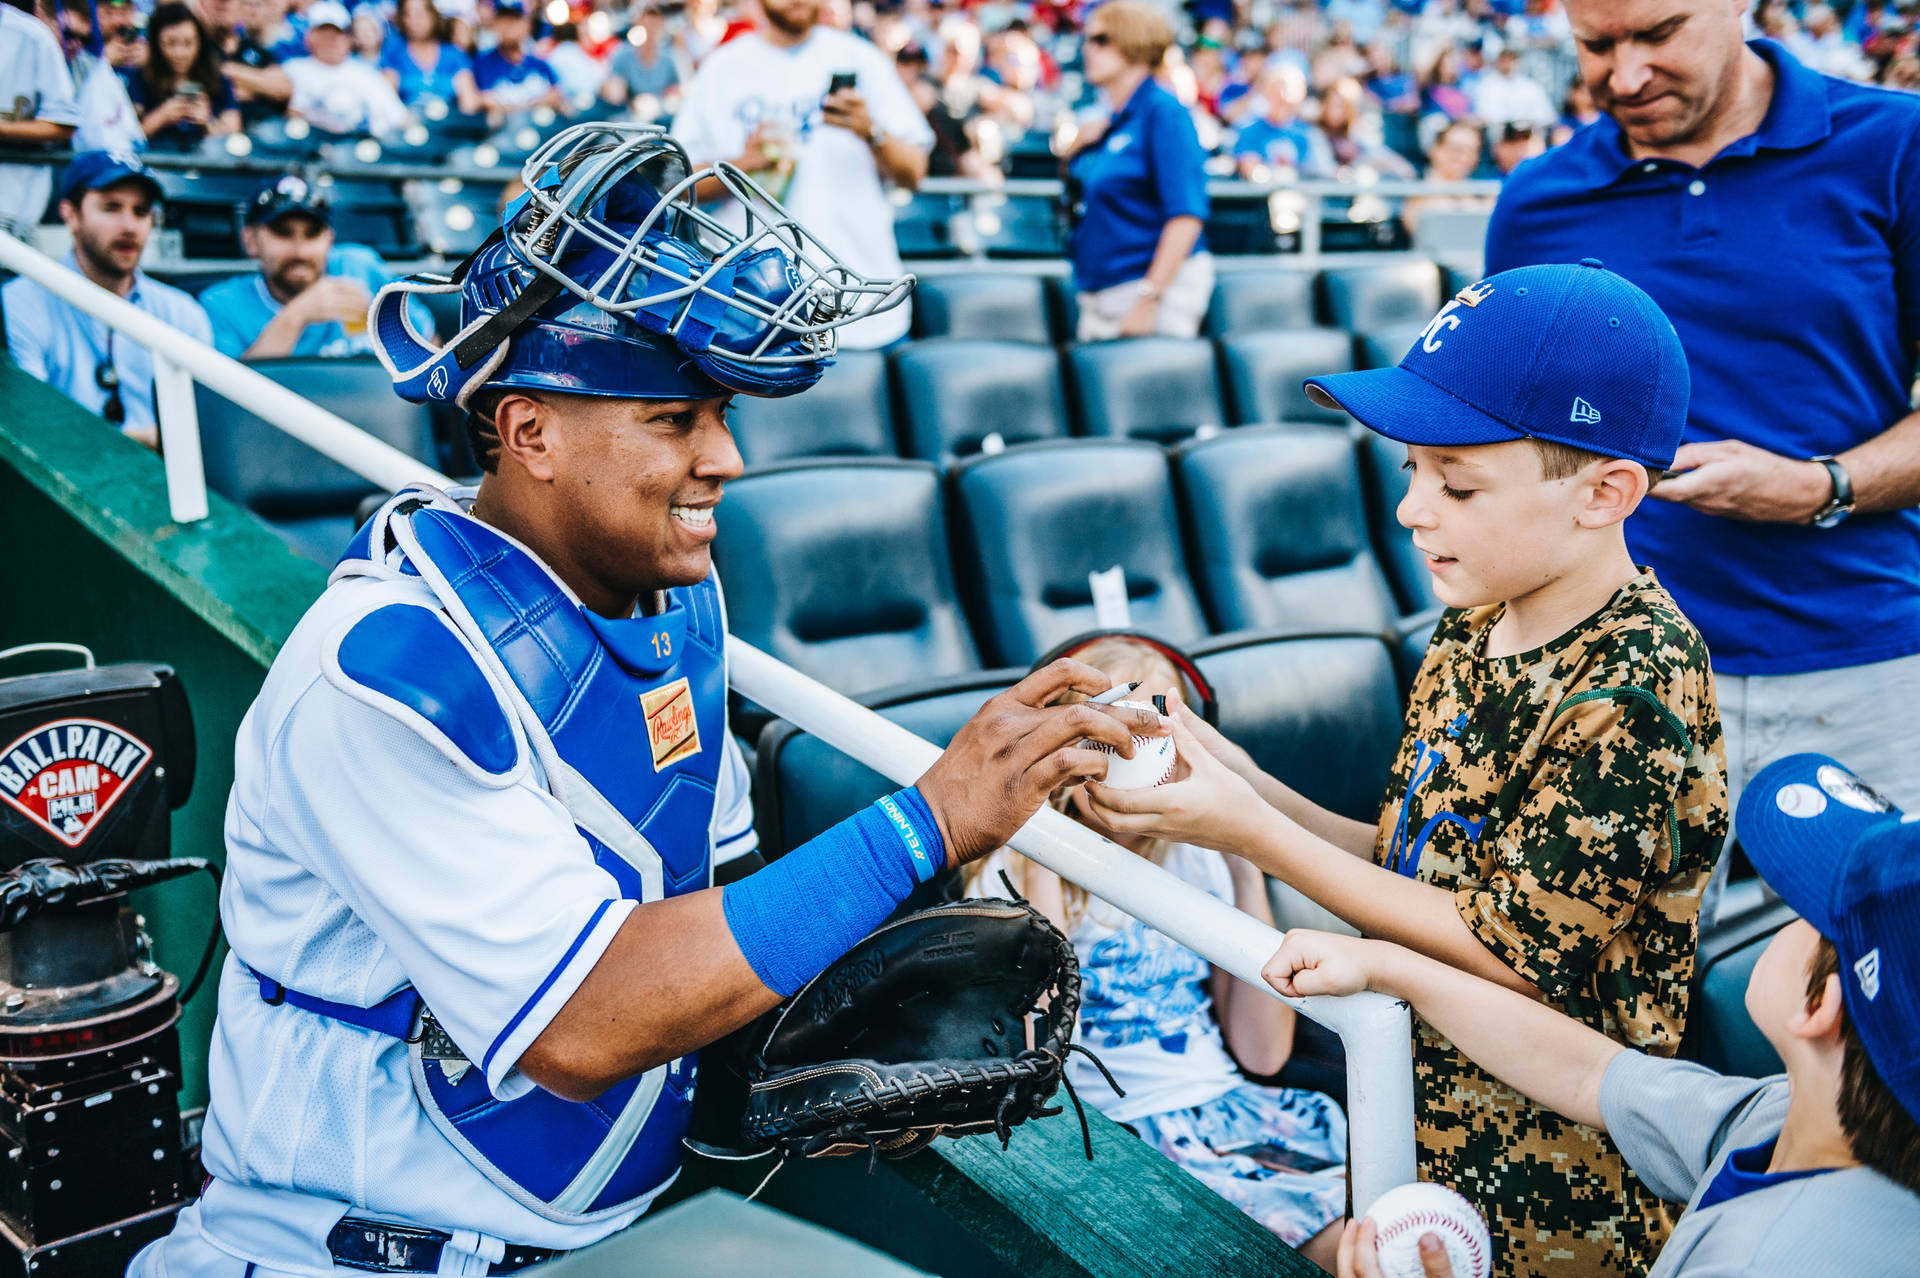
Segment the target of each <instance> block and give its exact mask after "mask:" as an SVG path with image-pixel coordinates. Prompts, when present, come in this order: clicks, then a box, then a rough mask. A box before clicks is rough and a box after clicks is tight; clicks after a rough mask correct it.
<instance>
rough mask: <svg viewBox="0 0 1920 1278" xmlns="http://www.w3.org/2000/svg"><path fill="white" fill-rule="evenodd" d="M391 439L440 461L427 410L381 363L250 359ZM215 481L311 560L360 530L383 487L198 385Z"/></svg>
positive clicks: (333, 554)
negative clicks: (371, 499) (359, 513)
mask: <svg viewBox="0 0 1920 1278" xmlns="http://www.w3.org/2000/svg"><path fill="white" fill-rule="evenodd" d="M251 366H252V367H253V368H254V369H255V370H256V371H258V372H261V373H264V374H265V375H266V376H268V377H270V378H272V379H273V380H274V381H276V382H278V383H279V384H280V385H282V386H285V387H286V388H287V389H288V390H291V391H293V392H294V393H295V394H297V395H301V396H304V397H305V398H307V399H310V400H312V401H313V402H314V403H316V404H318V405H320V406H321V407H322V408H325V409H327V410H329V411H331V412H333V413H337V414H338V415H339V416H341V417H344V418H345V419H346V420H348V421H350V422H352V423H353V424H354V425H356V426H358V427H360V428H361V429H362V430H365V431H366V432H367V433H368V434H370V435H372V436H374V437H375V438H376V439H381V440H384V441H385V442H387V443H389V444H392V445H393V446H394V447H395V448H398V449H399V450H400V451H401V452H403V453H406V454H407V455H408V456H410V457H416V458H419V459H420V460H421V461H424V462H426V463H428V464H429V465H433V464H436V463H437V458H436V457H435V453H434V441H433V430H432V426H431V424H430V420H429V416H428V413H427V410H426V407H425V406H424V405H421V404H409V403H408V402H407V401H406V400H404V399H401V398H400V397H399V396H398V395H395V394H394V393H393V383H392V381H391V379H390V378H388V376H387V373H386V370H385V369H383V368H381V367H380V365H379V364H378V363H376V362H375V361H374V360H372V359H313V358H295V359H276V360H258V361H255V362H254V363H253V364H252V365H251ZM195 392H196V399H197V401H198V404H199V410H200V448H201V452H202V454H203V456H204V457H205V459H206V468H207V486H208V487H209V488H212V489H213V490H214V491H215V492H217V493H220V494H221V495H222V496H224V497H227V498H228V499H230V500H232V501H235V502H238V503H239V504H240V505H242V506H245V507H246V508H247V509H248V510H251V511H252V512H253V513H254V514H256V515H258V516H260V517H261V518H262V519H263V520H265V521H266V522H267V524H268V525H270V526H271V527H272V528H273V530H274V531H275V532H277V533H279V534H280V536H281V537H282V538H284V539H285V540H286V541H287V542H288V543H289V544H290V545H292V546H293V548H294V549H295V550H297V551H299V552H300V553H301V554H303V555H305V556H306V557H307V558H309V559H312V560H315V561H316V562H318V563H322V564H331V563H333V561H334V560H335V559H337V558H338V557H339V555H340V552H341V550H343V549H344V548H345V547H346V544H347V540H348V538H350V537H351V536H352V535H353V530H354V526H355V525H354V512H355V510H356V508H357V507H358V506H359V504H360V501H361V499H362V498H364V497H365V496H366V495H367V494H368V493H370V492H373V491H375V485H374V484H372V483H370V482H369V481H367V480H365V479H362V478H361V477H360V476H358V475H356V474H354V473H353V472H352V471H350V470H348V469H347V468H346V467H344V466H342V465H340V464H339V463H338V462H335V461H332V460H330V459H328V458H326V457H323V456H321V455H320V454H319V453H317V452H315V451H314V450H313V449H311V448H309V447H307V445H305V444H303V443H301V442H300V441H299V440H297V439H295V438H294V437H293V436H291V435H288V434H286V433H285V432H283V431H280V430H277V429H275V428H274V427H272V426H269V425H268V424H267V423H265V422H263V421H261V420H260V419H259V418H258V417H255V416H254V415H253V414H252V413H250V412H248V411H247V410H246V409H244V408H241V407H240V406H238V405H237V404H235V403H233V402H232V401H231V400H228V399H226V398H225V397H224V396H221V395H218V394H215V393H214V392H212V391H209V390H208V389H207V388H206V387H205V386H201V385H198V384H196V386H195Z"/></svg>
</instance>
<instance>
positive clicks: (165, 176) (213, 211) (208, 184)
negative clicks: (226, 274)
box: [153, 169, 269, 258]
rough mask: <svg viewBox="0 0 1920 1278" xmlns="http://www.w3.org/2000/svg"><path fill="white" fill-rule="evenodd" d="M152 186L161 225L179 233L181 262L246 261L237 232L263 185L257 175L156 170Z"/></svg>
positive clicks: (263, 180) (264, 176) (263, 182)
mask: <svg viewBox="0 0 1920 1278" xmlns="http://www.w3.org/2000/svg"><path fill="white" fill-rule="evenodd" d="M153 177H154V180H155V181H157V182H158V183H160V190H161V191H162V193H163V194H165V196H166V225H167V229H168V230H170V231H178V232H180V252H181V254H182V255H183V256H185V257H190V258H192V257H216V258H236V257H245V256H246V250H245V249H244V248H242V247H241V244H240V227H241V225H242V224H243V222H244V220H245V216H246V207H247V204H248V203H249V202H250V201H251V200H252V199H253V197H254V196H255V195H256V194H258V193H259V190H260V188H261V187H263V186H265V185H266V184H267V182H268V180H269V179H268V177H267V176H266V175H263V174H259V173H233V172H224V173H223V172H221V171H219V170H217V169H205V170H192V169H155V170H153Z"/></svg>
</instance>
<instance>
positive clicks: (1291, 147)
mask: <svg viewBox="0 0 1920 1278" xmlns="http://www.w3.org/2000/svg"><path fill="white" fill-rule="evenodd" d="M1256 88H1257V90H1258V94H1259V99H1260V101H1261V102H1263V103H1265V104H1266V110H1265V111H1263V112H1262V113H1261V115H1260V118H1258V119H1256V120H1249V121H1247V122H1246V123H1245V124H1243V125H1241V126H1240V134H1239V136H1238V137H1237V138H1235V139H1234V143H1233V159H1234V164H1235V166H1236V167H1237V168H1238V169H1239V171H1240V176H1241V177H1243V178H1246V179H1248V180H1249V181H1253V182H1264V181H1267V180H1269V179H1270V178H1273V177H1276V176H1278V177H1287V176H1289V175H1293V174H1298V175H1300V176H1303V177H1325V176H1327V175H1328V174H1329V173H1331V172H1332V169H1333V165H1332V152H1331V151H1330V150H1329V149H1328V147H1327V140H1326V138H1325V137H1324V136H1322V135H1321V133H1320V130H1319V129H1317V128H1315V127H1314V126H1313V125H1311V124H1309V123H1307V122H1306V121H1305V120H1302V119H1301V118H1300V114H1299V113H1300V104H1301V103H1303V102H1305V101H1306V98H1307V77H1306V76H1305V75H1304V74H1302V73H1301V71H1300V68H1299V67H1296V66H1294V65H1293V64H1292V63H1290V62H1273V63H1269V64H1268V65H1267V69H1266V71H1265V72H1264V73H1263V74H1262V75H1261V77H1260V82H1259V84H1258V85H1257V86H1256Z"/></svg>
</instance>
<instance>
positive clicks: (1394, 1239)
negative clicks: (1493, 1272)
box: [1367, 1184, 1493, 1278]
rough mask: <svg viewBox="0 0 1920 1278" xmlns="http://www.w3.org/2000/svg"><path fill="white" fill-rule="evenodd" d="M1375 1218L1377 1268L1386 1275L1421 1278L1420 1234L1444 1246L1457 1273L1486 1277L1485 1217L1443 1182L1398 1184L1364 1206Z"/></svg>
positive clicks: (1489, 1248)
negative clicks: (1438, 1241)
mask: <svg viewBox="0 0 1920 1278" xmlns="http://www.w3.org/2000/svg"><path fill="white" fill-rule="evenodd" d="M1367 1215H1368V1216H1371V1217H1372V1218H1373V1228H1374V1242H1375V1246H1376V1247H1377V1248H1378V1252H1379V1256H1380V1272H1381V1273H1383V1274H1385V1275H1386V1278H1421V1270H1420V1236H1421V1235H1422V1234H1433V1235H1435V1236H1437V1237H1438V1238H1439V1239H1440V1241H1441V1243H1443V1244H1444V1245H1445V1246H1446V1249H1447V1260H1448V1261H1449V1262H1451V1263H1452V1265H1453V1272H1454V1275H1455V1278H1487V1274H1488V1272H1489V1270H1490V1269H1491V1268H1492V1265H1493V1242H1492V1239H1490V1238H1489V1237H1488V1236H1487V1222H1486V1221H1484V1220H1482V1219H1481V1218H1480V1213H1479V1212H1478V1211H1476V1210H1475V1209H1474V1206H1473V1204H1472V1203H1470V1202H1468V1201H1467V1200H1466V1199H1464V1198H1462V1197H1461V1196H1460V1195H1459V1194H1456V1193H1454V1192H1453V1191H1452V1190H1451V1189H1448V1188H1447V1187H1446V1186H1445V1185H1431V1184H1417V1185H1401V1186H1399V1187H1398V1188H1396V1189H1389V1190H1388V1191H1387V1192H1386V1193H1384V1194H1382V1195H1380V1197H1379V1199H1378V1200H1377V1201H1376V1202H1375V1203H1374V1204H1373V1206H1371V1207H1369V1208H1368V1209H1367Z"/></svg>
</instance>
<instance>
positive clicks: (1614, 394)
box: [1306, 258, 1689, 470]
mask: <svg viewBox="0 0 1920 1278" xmlns="http://www.w3.org/2000/svg"><path fill="white" fill-rule="evenodd" d="M1306 385H1307V394H1308V396H1309V397H1311V398H1312V399H1313V401H1314V402H1315V403H1317V404H1322V405H1325V406H1329V407H1336V408H1342V409H1345V410H1346V411H1347V412H1349V413H1352V414H1353V415H1354V416H1355V417H1357V418H1359V420H1360V422H1361V423H1362V424H1363V425H1365V426H1366V427H1367V428H1368V429H1370V430H1374V431H1377V432H1379V433H1380V434H1382V435H1385V436H1386V437H1387V438H1388V439H1397V440H1399V441H1400V442H1401V443H1404V444H1425V445H1431V446H1434V447H1440V448H1445V447H1452V446H1463V445H1469V444H1497V443H1500V442H1502V441H1504V440H1512V439H1521V438H1524V437H1532V438H1535V439H1548V440H1553V441H1554V442H1556V443H1561V444H1571V445H1572V446H1574V447H1576V448H1585V449H1588V450H1590V451H1592V452H1596V453H1603V454H1605V455H1606V456H1608V457H1625V458H1630V459H1632V460H1633V461H1637V462H1639V463H1641V464H1642V465H1644V466H1647V467H1650V468H1652V469H1655V470H1664V469H1666V468H1667V467H1668V466H1670V465H1672V464H1673V453H1674V450H1675V449H1676V448H1678V447H1679V446H1680V431H1681V428H1682V427H1683V426H1684V425H1685V424H1686V420H1687V395H1688V390H1689V384H1688V376H1687V357H1686V354H1685V352H1683V351H1682V350H1681V349H1680V338H1679V335H1678V334H1676V333H1675V332H1674V331H1673V324H1672V323H1671V322H1670V321H1669V320H1668V319H1667V317H1666V314H1665V313H1664V312H1662V311H1661V309H1660V307H1659V306H1658V305H1657V304H1656V303H1655V302H1654V300H1653V299H1652V298H1651V297H1648V296H1647V295H1646V294H1645V293H1643V292H1641V291H1640V290H1639V289H1638V288H1635V287H1634V286H1633V285H1632V284H1629V283H1628V282H1627V281H1626V280H1624V279H1622V278H1621V277H1620V276H1618V275H1615V274H1614V273H1613V272H1612V271H1609V270H1606V269H1605V268H1604V267H1602V266H1601V264H1600V263H1599V262H1597V261H1595V260H1594V259H1593V258H1588V259H1586V260H1585V261H1583V262H1581V263H1579V264H1578V265H1567V266H1563V265H1552V266H1523V267H1520V268H1519V269H1518V270H1512V271H1502V272H1501V273H1500V274H1498V275H1493V276H1489V277H1488V278H1487V279H1484V280H1482V281H1480V282H1479V283H1478V284H1470V285H1468V286H1467V287H1466V288H1463V289H1461V290H1460V291H1459V292H1458V293H1456V294H1454V295H1453V298H1452V300H1451V301H1449V302H1448V303H1447V304H1446V305H1445V306H1443V307H1441V308H1440V313H1439V314H1437V315H1435V316H1434V317H1433V318H1432V319H1431V320H1429V321H1428V322H1427V326H1426V328H1425V329H1424V330H1423V331H1422V332H1421V334H1420V336H1419V337H1418V338H1416V339H1415V341H1414V343H1413V346H1412V348H1411V349H1409V350H1408V351H1407V353H1406V356H1405V357H1404V358H1403V359H1401V361H1400V364H1399V367H1397V368H1375V369H1368V370H1366V371H1364V372H1358V373H1336V374H1332V375H1330V376H1326V377H1314V378H1309V379H1308V380H1307V383H1306Z"/></svg>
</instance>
